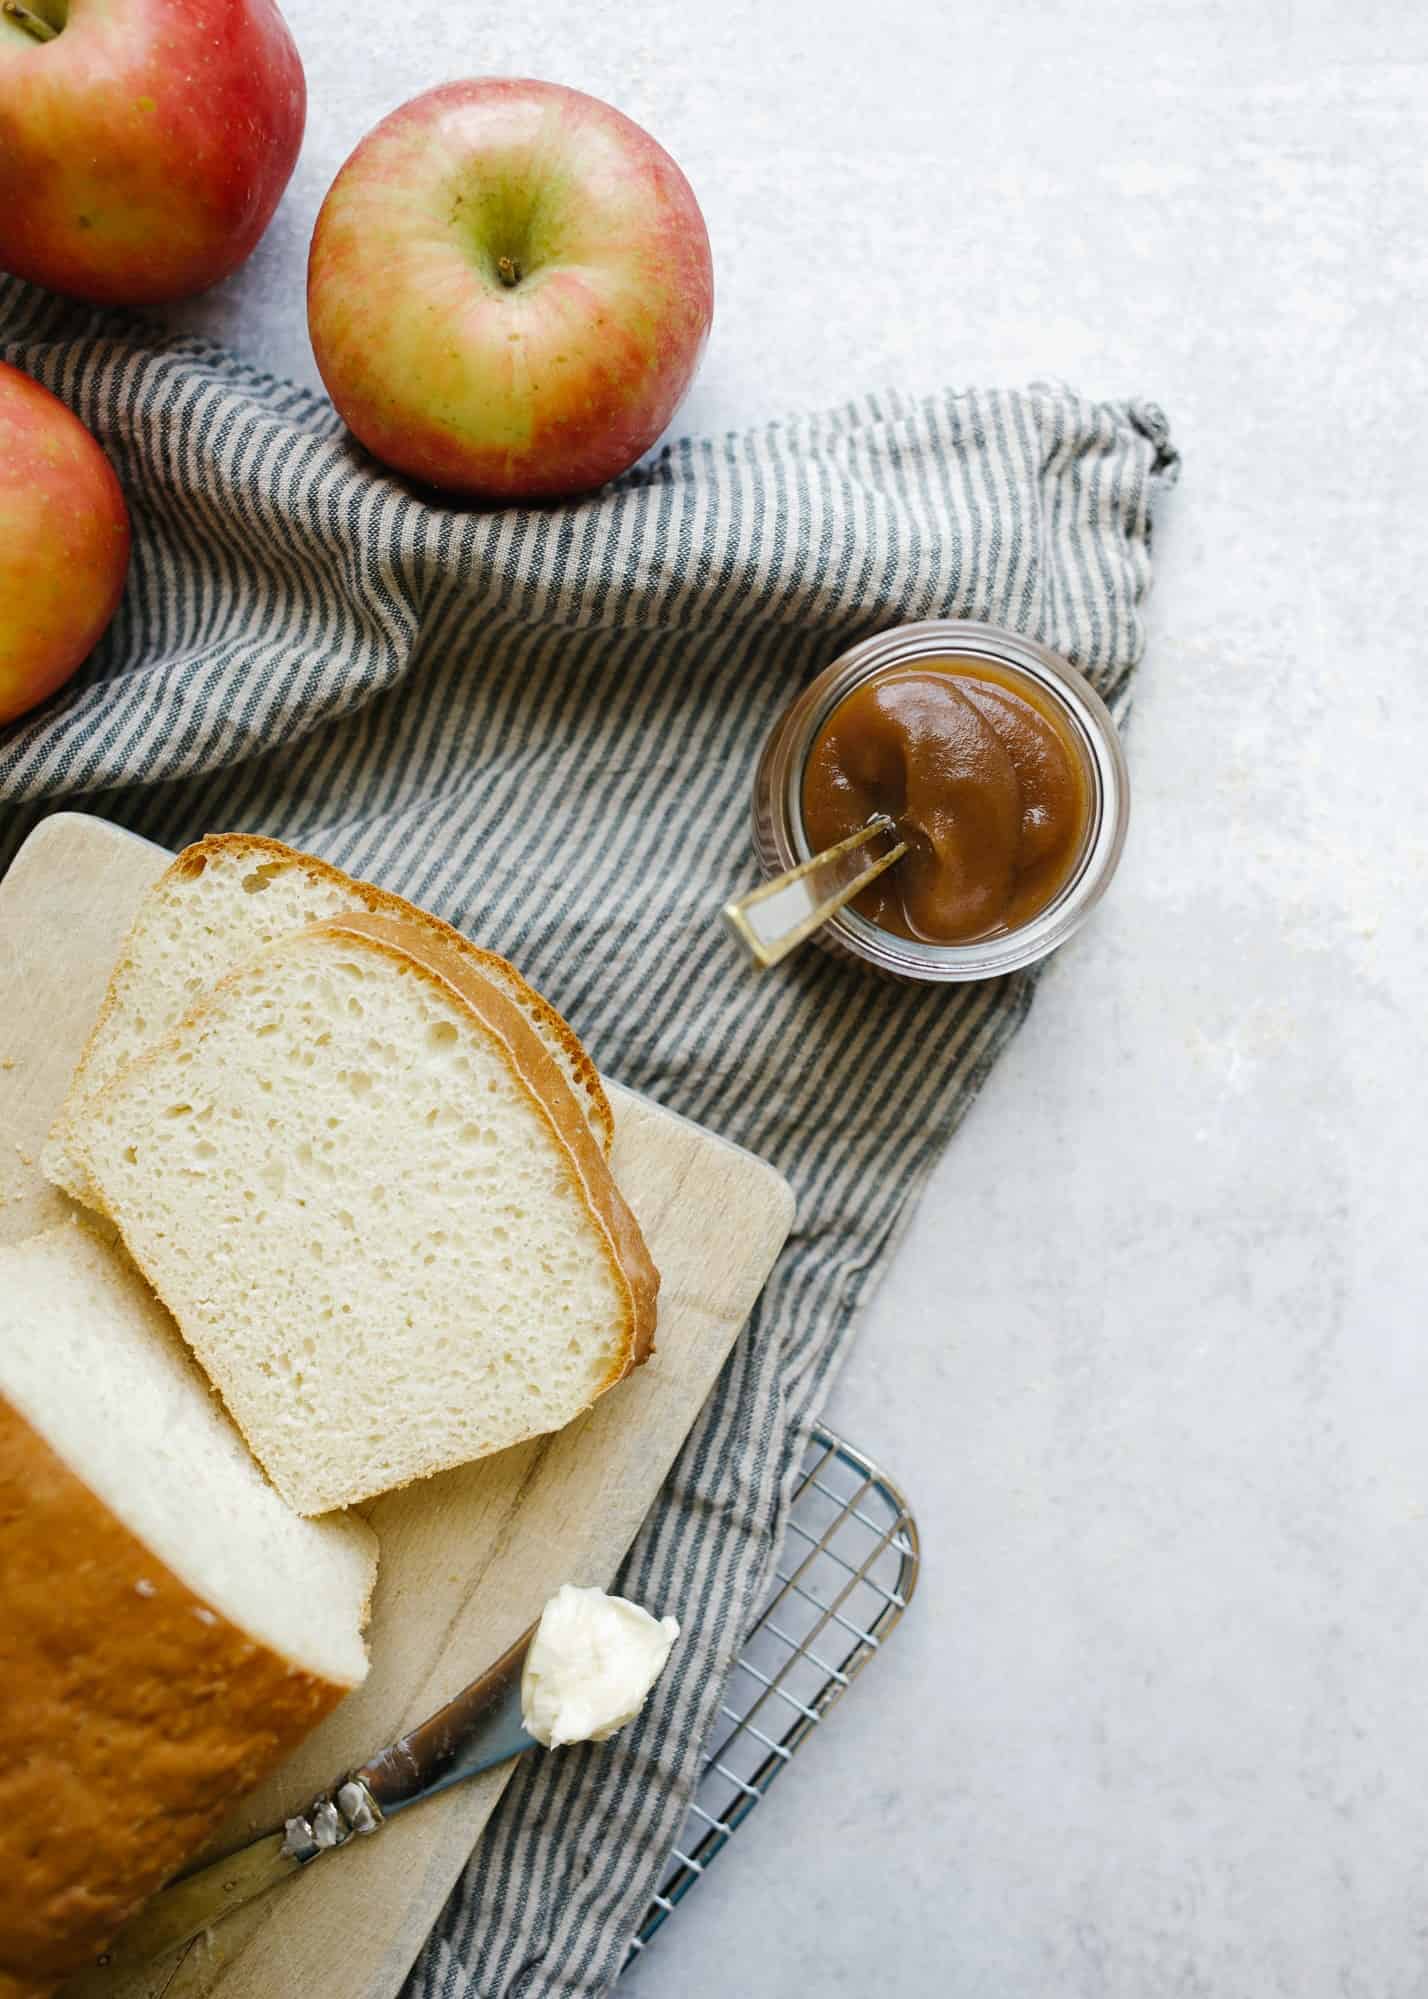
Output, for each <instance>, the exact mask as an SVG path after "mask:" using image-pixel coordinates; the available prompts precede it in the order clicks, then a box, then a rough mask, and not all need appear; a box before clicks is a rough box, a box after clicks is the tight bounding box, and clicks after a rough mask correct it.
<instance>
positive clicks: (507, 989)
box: [41, 833, 614, 1207]
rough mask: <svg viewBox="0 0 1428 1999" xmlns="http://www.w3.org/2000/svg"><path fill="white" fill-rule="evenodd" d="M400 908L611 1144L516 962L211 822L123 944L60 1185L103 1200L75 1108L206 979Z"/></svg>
mask: <svg viewBox="0 0 1428 1999" xmlns="http://www.w3.org/2000/svg"><path fill="white" fill-rule="evenodd" d="M364 912H365V913H367V914H370V915H375V916H392V917H400V918H401V919H402V920H403V921H404V922H407V923H410V924H413V925H415V926H416V927H417V928H418V929H420V930H421V931H422V933H423V934H424V935H425V936H427V937H428V938H430V939H432V940H433V941H434V942H438V943H441V944H444V945H446V946H447V947H448V948H449V949H451V950H453V951H456V952H459V953H460V954H461V956H462V957H464V958H465V959H466V961H467V962H468V963H469V964H471V965H472V966H473V967H474V968H475V969H476V970H477V971H480V972H482V973H483V974H484V975H485V977H486V978H487V979H489V980H490V981H491V982H492V984H493V985H495V986H496V987H497V988H498V990H499V991H500V992H502V993H504V995H505V996H506V998H507V999H509V1000H510V1001H511V1002H512V1004H513V1005H514V1006H516V1007H517V1008H518V1009H519V1010H520V1012H521V1013H522V1014H523V1015H524V1017H525V1019H526V1020H527V1021H528V1022H529V1024H530V1026H531V1027H532V1028H533V1029H534V1031H535V1033H536V1034H537V1035H538V1036H539V1037H540V1039H541V1040H542V1041H543V1042H544V1044H545V1046H546V1048H547V1050H548V1052H549V1053H550V1055H551V1056H552V1057H553V1059H554V1060H555V1062H556V1064H557V1066H558V1067H559V1069H560V1070H561V1073H562V1074H563V1075H564V1077H565V1079H566V1081H567V1082H568V1083H569V1085H570V1087H571V1089H572V1090H573V1091H574V1093H575V1096H576V1099H577V1101H578V1102H579V1103H580V1105H581V1106H582V1108H583V1109H584V1112H585V1115H586V1116H587V1118H588V1119H589V1121H590V1125H591V1129H592V1130H593V1131H594V1133H595V1136H596V1138H597V1140H598V1142H599V1144H600V1148H601V1150H602V1151H603V1152H605V1153H606V1154H607V1155H608V1153H609V1150H610V1143H611V1139H612V1136H613V1133H614V1124H613V1120H612V1118H611V1114H610V1105H609V1101H608V1099H607V1098H606V1096H605V1092H604V1090H603V1088H602V1087H601V1084H600V1078H599V1076H598V1075H597V1073H596V1070H595V1065H594V1064H593V1062H592V1061H591V1060H590V1057H589V1056H588V1055H587V1054H586V1052H585V1050H584V1048H583V1047H582V1046H581V1044H580V1042H579V1040H578V1039H577V1038H576V1036H575V1035H574V1034H573V1033H572V1032H571V1030H570V1028H569V1027H568V1026H567V1025H566V1023H565V1022H564V1021H563V1020H562V1019H561V1017H560V1015H559V1014H558V1013H557V1012H556V1011H555V1009H554V1008H553V1007H552V1006H550V1005H548V1004H547V1002H546V1001H545V1000H543V999H542V998H541V996H540V994H539V993H537V992H534V991H533V990H532V988H531V987H530V986H528V985H527V984H526V982H525V980H524V979H523V978H522V977H521V975H520V973H519V972H518V971H517V970H516V969H515V967H514V965H509V964H507V962H506V960H505V959H504V958H498V957H497V956H496V955H495V953H494V952H491V951H482V950H479V949H478V948H477V947H476V946H475V945H474V944H472V943H470V942H468V940H467V939H466V938H464V937H463V936H462V935H461V934H460V932H459V931H456V930H453V929H452V928H451V926H450V925H449V924H446V923H442V922H441V921H440V920H439V919H438V918H437V917H435V916H430V915H428V914H427V912H426V911H425V910H422V909H417V908H416V907H415V906H414V905H413V904H411V903H409V902H403V901H402V900H401V898H400V897H398V896H394V895H389V894H388V893H387V892H386V891H385V890H384V889H379V888H373V887H372V886H371V885H370V884H369V883H367V882H359V881H353V880H351V879H350V878H349V877H348V876H347V875H344V874H342V873H341V872H340V871H339V870H338V869H337V868H334V867H331V866H329V865H328V863H327V862H326V861H319V860H316V859H315V858H314V857H313V856H312V855H311V854H300V853H298V852H296V851H295V850H294V849H293V848H291V847H285V846H282V845H281V844H280V843H279V842H278V841H276V840H265V839H260V838H258V837H257V836H256V835H254V834H250V833H215V834H211V835H210V836H209V837H208V838H207V839H205V840H199V841H198V842H197V843H196V844H195V845H194V846H192V847H186V848H185V849H184V851H183V852H182V853H181V854H180V855H179V856H178V857H177V858H176V860H175V861H174V862H173V864H172V866H171V867H169V868H168V869H167V870H166V871H165V873H164V874H162V875H161V876H160V877H159V879H158V881H157V882H156V883H155V884H154V886H153V888H151V889H150V890H149V893H148V894H147V895H146V896H145V898H144V901H143V904H142V906H141V908H140V910H139V914H138V916H137V918H136V919H135V922H134V926H133V929H132V930H131V932H130V934H129V937H128V939H127V941H126V943H125V946H124V949H123V951H122V952H121V953H120V956H119V962H118V964H117V965H116V967H115V969H114V973H113V976H112V977H111V979H110V981H109V990H108V992H107V993H106V994H105V997H104V1001H103V1004H102V1006H101V1007H100V1011H99V1016H98V1019H97V1021H96V1022H95V1026H94V1031H93V1033H92V1034H91V1035H90V1038H89V1042H88V1045H87V1046H86V1048H85V1050H84V1053H83V1054H82V1055H81V1057H80V1060H79V1065H78V1067H77V1068H76V1070H75V1073H74V1078H73V1081H72V1082H71V1084H70V1090H69V1095H68V1097H67V1098H66V1100H65V1103H64V1106H63V1107H62V1109H61V1111H60V1115H59V1118H58V1120H57V1122H56V1124H55V1127H54V1130H53V1131H52V1132H51V1134H50V1139H49V1143H48V1144H47V1145H46V1147H45V1151H44V1155H43V1158H42V1160H41V1164H42V1166H43V1167H44V1170H45V1172H46V1173H47V1174H48V1176H49V1177H50V1179H51V1180H53V1181H54V1182H55V1183H56V1185H57V1186H60V1187H62V1188H63V1189H64V1190H65V1192H66V1193H67V1194H71V1195H73V1196H74V1198H75V1199H76V1200H80V1201H85V1202H87V1203H88V1205H90V1206H91V1207H92V1206H94V1204H95V1196H94V1189H93V1188H92V1187H91V1186H89V1185H88V1183H87V1182H86V1179H85V1176H84V1172H83V1169H82V1168H81V1167H80V1165H79V1163H78V1161H77V1160H76V1158H75V1156H74V1150H73V1147H72V1145H71V1143H70V1140H69V1120H70V1115H71V1113H72V1112H73V1110H74V1109H75V1107H76V1106H77V1105H78V1104H80V1103H81V1102H82V1101H83V1100H84V1099H85V1098H86V1097H88V1096H92V1095H93V1094H94V1092H95V1091H96V1090H99V1089H102V1088H103V1086H104V1084H105V1083H107V1082H108V1081H109V1079H110V1077H111V1076H114V1075H116V1074H117V1073H118V1071H119V1070H120V1069H121V1068H122V1067H123V1066H124V1064H125V1063H126V1062H127V1061H129V1060H130V1059H131V1057H133V1056H134V1055H136V1054H138V1053H139V1051H140V1050H141V1049H143V1048H146V1047H148V1046H149V1044H150V1043H151V1042H153V1041H156V1040H158V1038H159V1037H160V1036H161V1035H163V1034H166V1033H167V1032H168V1031H169V1029H170V1028H171V1027H173V1026H174V1024H175V1023H176V1022H177V1020H178V1019H179V1017H180V1015H181V1014H183V1013H185V1012H186V1011H187V1009H188V1008H189V1007H191V1006H192V1005H193V1003H194V1001H195V1000H196V999H197V998H198V997H199V996H200V995H201V994H202V993H203V992H204V991H206V990H207V988H208V987H209V986H211V985H213V984H215V983H216V981H217V980H219V979H220V978H222V977H223V975H224V973H225V972H230V971H232V970H234V968H235V967H236V966H238V965H240V964H242V962H243V961H244V959H245V958H251V957H252V956H253V954H254V952H255V951H260V950H262V949H263V947H264V946H265V945H267V944H272V943H275V942H276V941H277V939H278V938H279V937H282V936H285V935H287V934H288V933H290V932H291V931H294V930H302V929H305V928H306V927H307V926H308V925H309V924H312V923H318V922H321V921H323V920H324V919H325V918H327V917H331V916H347V915H357V914H359V913H364Z"/></svg>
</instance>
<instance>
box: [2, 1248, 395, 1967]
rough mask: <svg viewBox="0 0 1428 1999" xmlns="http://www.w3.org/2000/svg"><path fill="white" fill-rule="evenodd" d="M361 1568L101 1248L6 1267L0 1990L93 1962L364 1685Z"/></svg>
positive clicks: (131, 1277)
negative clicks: (301, 1505)
mask: <svg viewBox="0 0 1428 1999" xmlns="http://www.w3.org/2000/svg"><path fill="white" fill-rule="evenodd" d="M375 1560H376V1548H375V1541H374V1539H373V1537H372V1535H371V1533H370V1531H369V1529H368V1528H367V1527H366V1526H365V1525H363V1523H362V1522H360V1521H358V1520H355V1519H354V1520H347V1519H334V1520H325V1521H314V1520H303V1519H300V1518H299V1517H298V1516H297V1515H296V1514H295V1513H293V1512H292V1510H291V1509H290V1508H289V1507H287V1506H286V1505H284V1503H283V1502H282V1500H281V1499H280V1498H279V1497H278V1495H277V1493H276V1492H275V1491H274V1490H273V1489H272V1487H271V1486H270V1485H269V1483H268V1482H267V1480H266V1479H265V1478H264V1477H263V1475H262V1473H261V1472H260V1470H259V1469H258V1467H257V1465H256V1464H255V1463H254V1461H253V1459H252V1457H251V1456H250V1454H249V1452H248V1451H247V1450H246V1449H245V1447H244V1445H243V1442H242V1439H241V1438H240V1437H239V1436H238V1434H237V1432H236V1430H235V1429H234V1427H233V1425H232V1423H231V1422H230V1421H229V1419H228V1417H227V1416H226V1415H225V1414H224V1412H223V1409H222V1407H221V1405H220V1403H219V1402H218V1399H217V1397H216V1396H215V1395H214V1394H213V1392H212V1390H211V1388H210V1386H209V1384H208V1383H207V1382H206V1381H205V1380H204V1378H203V1376H202V1375H201V1374H200V1372H199V1370H198V1369H197V1368H196V1367H195V1366H194V1365H193V1361H192V1359H191V1357H190V1356H189V1354H188V1353H187V1351H186V1350H185V1348H184V1345H183V1343H182V1341H181V1340H180V1339H179V1338H178V1335H177V1333H176V1331H175V1329H174V1327H173V1325H172V1323H171V1321H170V1320H169V1318H168V1315H167V1314H166V1313H165V1312H163V1310H162V1309H161V1308H160V1306H159V1305H158V1304H157V1303H156V1301H155V1300H154V1299H153V1297H152V1296H151V1295H150V1293H149V1291H148V1289H147V1287H146V1286H145V1285H144V1284H143V1283H142V1282H141V1281H140V1279H139V1278H138V1277H137V1275H136V1274H135V1273H134V1272H133V1270H132V1269H131V1268H130V1267H129V1266H128V1264H127V1263H126V1262H125V1261H124V1259H123V1258H122V1255H121V1253H120V1252H119V1251H118V1250H116V1249H111V1248H110V1247H108V1246H107V1245H105V1244H103V1243H101V1242H99V1241H97V1240H96V1239H95V1238H94V1237H93V1236H92V1235H91V1234H90V1233H89V1231H88V1230H87V1229H86V1228H85V1227H84V1226H82V1225H81V1224H80V1223H79V1222H77V1221H76V1222H71V1223H68V1224H66V1225H64V1226H61V1227H60V1228H57V1229H52V1230H50V1231H49V1232H48V1233H47V1234H45V1235H42V1236H37V1237H36V1238H34V1239H33V1240H32V1241H30V1242H27V1243H23V1244H21V1245H19V1246H18V1247H14V1248H8V1249H4V1250H0V1993H8V1994H10V1995H12V1999H14V1996H15V1995H20V1994H27V1995H35V1994H39V1993H43V1992H45V1991H47V1990H48V1989H50V1988H51V1987H52V1986H53V1985H55V1984H56V1983H57V1982H58V1981H59V1980H60V1979H61V1978H63V1977H65V1976H67V1975H68V1974H69V1973H71V1972H73V1971H75V1970H78V1969H80V1968H82V1967H83V1966H84V1965H86V1964H89V1963H92V1962H93V1960H94V1958H95V1957H96V1955H97V1954H98V1953H99V1952H100V1951H101V1950H102V1949H103V1948H104V1946H105V1944H106V1943H107V1942H108V1941H109V1940H110V1938H111V1937H112V1936H113V1935H114V1934H115V1932H116V1931H117V1930H119V1929H120V1928H121V1927H122V1926H123V1924H124V1923H125V1921H126V1920H127V1919H128V1917H129V1916H130V1915H131V1914H132V1912H133V1911H134V1910H135V1909H136V1908H137V1907H138V1905H139V1904H140V1902H141V1901H143V1900H144V1899H145V1897H146V1896H148V1895H149V1894H150V1893H151V1892H152V1891H153V1890H154V1889H155V1888H157V1887H159V1886H160V1884H161V1883H162V1882H163V1881H165V1880H166V1879H167V1878H168V1877H169V1876H170V1875H171V1874H173V1873H174V1872H175V1871H177V1870H178V1868H179V1867H180V1866H181V1865H182V1863H183V1862H184V1861H185V1860H186V1859H187V1858H188V1857H189V1856H190V1855H191V1854H192V1853H193V1852H194V1851H195V1850H196V1849H197V1848H198V1847H200V1846H201V1845H202V1844H203V1842H204V1840H205V1839H206V1838H207V1837H208V1835H209V1834H210V1833H211V1832H212V1831H213V1829H214V1828H215V1826H216V1825H217V1823H218V1821H219V1820H220V1819H221V1818H222V1817H223V1815H224V1813H225V1810H226V1808H227V1807H228V1805H229V1804H230V1803H231V1802H232V1801H233V1800H234V1799H235V1798H237V1797H238V1796H239V1795H241V1794H242V1793H243V1792H244V1791H246V1790H249V1789H250V1788H251V1787H252V1786H253V1785H254V1784H255V1783H256V1782H257V1781H258V1780H259V1779H260V1778H261V1777H263V1776H264V1775H265V1774H266V1773H267V1772H268V1771H269V1770H270V1769H271V1768H273V1767H274V1766H275V1765H276V1764H277V1763H278V1762H280V1761H281V1760H282V1758H283V1757H284V1756H285V1755H286V1754H288V1753H289V1752H290V1751H291V1749H292V1748H293V1747H294V1745H295V1744H296V1743H297V1742H298V1741H299V1740H300V1739H301V1738H302V1737H303V1736H304V1735H305V1734H306V1733H307V1732H308V1731H309V1729H311V1728H312V1727H313V1726H314V1724H315V1723H317V1722H318V1721H320V1720H321V1718H322V1717H323V1715H325V1714H326V1713H327V1712H328V1711H329V1710H330V1709H331V1708H332V1707H334V1706H335V1705H336V1703H337V1702H338V1701H339V1700H340V1699H341V1698H342V1696H343V1694H344V1693H346V1692H347V1691H348V1689H349V1688H351V1687H353V1686H355V1685H356V1684H357V1683H358V1682H359V1681H360V1680H361V1679H362V1678H363V1677H364V1675H365V1673H366V1670H367V1661H366V1653H365V1649H364V1646H363V1641H362V1626H363V1623H364V1621H365V1617H366V1608H367V1600H368V1597H369V1595H370V1592H371V1587H372V1579H373V1574H374V1570H375Z"/></svg>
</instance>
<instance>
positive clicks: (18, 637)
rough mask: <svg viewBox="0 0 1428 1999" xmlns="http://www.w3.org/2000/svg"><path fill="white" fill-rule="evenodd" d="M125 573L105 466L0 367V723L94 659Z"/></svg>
mask: <svg viewBox="0 0 1428 1999" xmlns="http://www.w3.org/2000/svg"><path fill="white" fill-rule="evenodd" d="M128 563H129V514H128V509H127V508H126V507H125V505H124V495H123V494H122V493H121V492H120V490H119V481H118V480H117V479H116V478H115V476H114V468H113V467H112V466H111V465H110V463H109V460H108V459H107V458H106V457H105V456H104V453H103V452H102V451H101V450H100V448H99V446H98V445H97V444H96V443H95V441H94V439H93V438H92V437H91V436H90V434H89V432H88V431H87V430H86V429H85V427H84V425H83V424H82V423H81V422H80V420H79V418H78V417H77V416H75V415H74V414H73V413H72V412H71V411H70V410H67V409H66V408H65V406H64V404H63V403H62V402H60V401H59V399H58V398H57V397H55V396H52V395H51V394H50V392H49V390H48V389H42V388H41V387H40V385H39V383H38V382H35V381H32V380H31V379H30V377H29V376H28V375H24V374H22V373H21V372H20V370H19V369H18V368H11V367H10V366H8V364H7V363H5V362H3V361H0V723H5V722H13V721H14V719H15V717H16V716H17V715H23V714H24V713H25V711H26V709H27V708H33V707H34V706H35V704H36V702H38V701H43V700H44V698H45V696H46V695H47V694H53V693H54V691H55V689H56V688H57V687H60V686H62V685H63V684H64V682H65V681H66V680H68V679H69V677H70V675H71V674H72V673H73V672H74V670H75V668H76V667H77V666H79V665H80V664H81V663H82V662H83V661H84V660H85V659H86V658H87V656H88V655H89V653H91V652H92V651H93V649H94V646H95V643H96V641H97V640H98V638H99V636H100V634H101V633H102V632H103V630H104V628H105V626H106V625H107V624H108V623H109V620H110V619H111V618H112V617H113V615H114V611H115V607H116V606H117V604H118V602H119V598H120V595H121V593H122V591H123V588H124V572H125V570H126V569H127V567H128Z"/></svg>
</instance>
